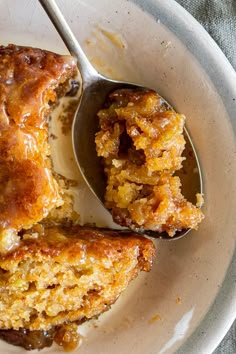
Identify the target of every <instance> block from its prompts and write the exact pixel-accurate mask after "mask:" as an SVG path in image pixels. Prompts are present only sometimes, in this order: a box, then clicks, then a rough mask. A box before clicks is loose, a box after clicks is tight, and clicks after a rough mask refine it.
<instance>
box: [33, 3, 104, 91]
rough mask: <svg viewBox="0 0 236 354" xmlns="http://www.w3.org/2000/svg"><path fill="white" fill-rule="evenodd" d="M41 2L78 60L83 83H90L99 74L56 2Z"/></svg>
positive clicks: (71, 52)
mask: <svg viewBox="0 0 236 354" xmlns="http://www.w3.org/2000/svg"><path fill="white" fill-rule="evenodd" d="M39 2H40V4H41V5H42V7H43V8H44V10H45V12H46V13H47V15H48V16H49V18H50V19H51V21H52V23H53V25H54V27H55V28H56V30H57V32H58V33H59V35H60V36H61V38H62V40H63V42H64V43H65V45H66V47H67V49H68V50H69V52H70V54H71V55H73V56H75V57H76V58H77V60H78V67H79V70H80V74H81V76H82V79H83V83H84V84H85V83H86V82H87V81H90V80H91V77H92V76H97V75H98V73H97V71H96V70H95V69H94V67H93V66H92V65H91V63H90V62H89V60H88V58H87V57H86V55H85V53H84V51H83V49H82V48H81V46H80V45H79V43H78V41H77V39H76V37H75V35H74V34H73V32H72V31H71V29H70V27H69V25H68V23H67V22H66V20H65V18H64V16H63V14H62V13H61V11H60V9H59V7H58V6H57V4H56V2H55V0H39Z"/></svg>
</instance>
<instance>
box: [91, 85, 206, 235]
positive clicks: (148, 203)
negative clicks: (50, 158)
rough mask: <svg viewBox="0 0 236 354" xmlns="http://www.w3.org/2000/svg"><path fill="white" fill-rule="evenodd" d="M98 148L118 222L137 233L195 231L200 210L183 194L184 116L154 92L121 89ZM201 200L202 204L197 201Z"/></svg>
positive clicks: (104, 116)
mask: <svg viewBox="0 0 236 354" xmlns="http://www.w3.org/2000/svg"><path fill="white" fill-rule="evenodd" d="M98 119H99V124H100V130H99V131H98V133H97V134H96V138H95V142H96V148H97V154H98V156H101V157H102V158H103V163H104V171H105V174H106V177H107V188H106V195H105V203H106V206H107V208H108V209H109V210H111V212H112V215H113V219H114V221H116V222H117V223H118V224H120V225H122V226H128V227H129V228H131V229H133V230H141V231H142V230H152V231H157V232H160V233H161V232H163V231H164V232H167V233H168V234H169V236H174V235H175V233H176V231H179V230H182V229H189V228H192V229H196V228H197V227H198V224H199V223H200V222H201V221H202V219H203V217H204V216H203V213H202V211H201V209H200V208H199V207H197V206H195V205H193V204H192V203H190V202H188V201H187V200H186V199H185V198H184V196H183V195H182V194H181V181H180V179H179V177H177V176H175V175H174V173H175V171H177V170H179V169H180V168H181V167H182V161H183V159H184V158H183V157H182V152H183V150H184V147H185V139H184V135H183V129H184V123H185V116H184V115H183V114H178V113H176V112H174V111H173V110H172V109H170V107H168V106H167V105H166V103H165V102H164V101H163V99H162V98H161V97H160V96H159V95H158V94H157V93H156V92H154V91H151V90H145V91H143V90H142V91H141V90H130V89H121V90H117V91H114V92H112V93H111V94H110V96H109V98H108V100H107V102H106V105H105V107H104V109H102V110H100V111H99V113H98ZM198 199H199V198H198Z"/></svg>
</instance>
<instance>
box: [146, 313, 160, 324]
mask: <svg viewBox="0 0 236 354" xmlns="http://www.w3.org/2000/svg"><path fill="white" fill-rule="evenodd" d="M160 320H161V316H160V315H158V314H157V315H155V316H153V317H152V318H150V319H149V320H148V323H149V324H153V323H155V322H156V321H160Z"/></svg>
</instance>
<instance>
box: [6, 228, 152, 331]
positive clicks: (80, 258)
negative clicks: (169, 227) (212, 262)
mask: <svg viewBox="0 0 236 354" xmlns="http://www.w3.org/2000/svg"><path fill="white" fill-rule="evenodd" d="M154 253H155V247H154V245H153V243H152V241H150V240H148V239H146V238H144V237H141V236H139V235H137V234H135V233H131V234H130V233H126V232H124V233H123V234H120V233H119V232H117V231H111V230H99V229H90V228H81V227H79V226H74V227H69V228H60V227H51V228H46V229H44V230H43V231H42V230H41V233H38V234H37V235H35V233H34V237H33V238H32V235H31V231H30V230H29V231H27V234H25V235H24V236H23V240H22V242H21V244H20V246H19V247H18V248H16V249H15V250H13V251H12V252H9V253H7V254H6V255H5V256H2V257H0V274H1V277H0V289H1V296H0V327H1V329H10V328H14V329H20V328H24V329H30V330H49V329H50V328H52V327H53V326H60V325H62V324H63V323H68V322H73V321H79V322H83V321H84V320H87V319H90V318H92V317H94V316H97V315H99V314H100V313H102V312H104V311H106V310H108V309H109V307H110V305H111V304H113V303H114V302H115V301H116V300H117V298H118V297H119V295H120V293H121V292H123V291H124V290H125V289H126V287H127V286H128V284H129V282H130V281H131V280H132V279H134V278H135V277H136V276H137V275H138V273H139V272H140V271H149V270H150V268H151V264H152V260H153V257H154Z"/></svg>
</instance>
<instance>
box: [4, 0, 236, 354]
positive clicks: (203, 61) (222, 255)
mask: <svg viewBox="0 0 236 354" xmlns="http://www.w3.org/2000/svg"><path fill="white" fill-rule="evenodd" d="M58 3H59V5H60V6H61V9H62V10H63V12H64V14H65V16H66V18H67V20H68V21H69V23H70V25H71V27H72V29H73V31H74V33H75V34H76V36H77V37H78V38H79V40H80V42H81V43H82V45H83V47H84V49H85V51H86V52H87V53H88V55H89V57H90V59H91V60H92V61H93V63H95V65H97V66H98V67H99V68H100V69H101V70H102V71H104V72H105V73H107V74H110V75H112V76H113V77H117V78H123V79H126V80H128V81H136V82H138V83H141V84H143V85H145V86H148V87H152V88H154V89H157V91H158V92H160V94H161V95H162V96H164V97H165V98H166V99H167V100H169V101H170V102H171V103H172V104H173V106H174V107H176V109H177V110H178V111H181V112H183V113H185V114H186V115H187V119H188V120H187V126H188V128H189V131H190V133H191V135H192V136H193V138H194V143H195V144H196V147H197V150H198V153H199V157H200V162H201V165H202V170H203V176H204V191H205V207H204V213H205V215H206V218H205V221H204V222H203V223H202V225H201V226H200V228H199V231H197V232H192V233H191V235H189V236H188V237H186V238H184V239H181V240H179V241H177V242H176V241H175V242H163V241H159V242H157V261H156V262H155V264H154V267H153V270H152V272H151V273H150V274H148V275H146V274H142V275H141V276H140V277H139V278H138V279H137V280H136V281H134V282H133V283H132V284H131V285H130V287H129V289H128V290H127V291H126V292H125V293H124V294H122V296H121V297H120V299H119V300H118V302H117V303H116V304H115V305H114V306H113V307H112V309H111V311H109V312H108V313H106V314H104V315H102V316H101V317H100V319H99V320H98V321H97V322H91V323H89V324H87V325H86V326H85V327H84V328H83V329H82V331H83V333H85V334H86V339H85V340H84V343H83V345H82V346H81V347H80V348H79V349H78V353H80V354H93V353H96V354H105V353H109V354H110V353H112V354H121V353H122V354H128V353H129V354H131V353H135V354H143V353H146V354H153V353H173V352H175V351H176V352H178V353H181V354H183V353H184V354H185V353H186V354H191V353H192V354H196V353H201V354H202V353H204V354H207V353H211V352H212V351H213V350H214V349H215V347H216V346H217V345H218V344H219V342H220V341H221V339H222V338H223V336H224V335H225V334H226V332H227V330H228V329H229V327H230V325H231V324H232V322H233V320H234V317H235V313H236V311H235V309H236V282H235V276H236V272H235V269H236V268H235V259H236V257H235V226H236V222H235V221H236V219H235V217H234V213H235V207H236V203H235V201H236V190H235V187H236V185H235V176H236V163H235V156H236V149H235V128H236V125H235V116H236V101H235V99H236V74H235V72H234V71H233V69H232V67H231V66H230V64H229V63H228V61H227V60H226V58H225V57H224V55H223V54H222V52H221V51H220V50H219V48H218V47H217V45H216V44H215V43H214V42H213V40H212V39H211V38H210V37H209V35H208V34H207V33H206V32H205V31H204V30H203V28H202V27H201V26H200V25H199V24H198V23H197V22H196V21H195V20H194V19H193V18H192V17H191V16H190V15H189V14H188V13H187V12H186V11H185V10H183V9H182V8H181V7H180V6H179V5H178V4H176V3H175V2H174V1H172V0H165V1H163V0H155V1H154V0H146V1H142V0H136V1H125V0H114V1H110V0H96V1H95V0H86V1H85V0H77V1H76V0H74V1H73V0H67V1H63V0H58ZM101 29H105V30H108V31H110V32H113V33H117V34H119V35H118V38H119V39H120V40H121V43H124V48H122V46H121V47H119V45H117V43H116V44H115V43H114V42H112V41H111V40H110V39H108V38H107V36H106V35H104V32H103V33H102V31H101ZM0 36H1V42H2V44H7V43H16V44H22V45H31V46H39V47H41V48H44V49H50V50H53V51H57V52H60V53H64V52H66V49H65V47H64V45H63V43H62V42H61V40H60V38H59V36H58V35H57V33H56V32H55V30H54V29H53V27H52V25H51V24H50V22H49V20H48V19H47V17H46V15H45V13H44V12H43V10H42V9H41V8H40V6H39V4H37V2H36V1H34V0H21V1H15V0H8V1H5V0H0ZM86 40H89V41H86ZM118 43H119V41H118ZM59 167H61V168H62V170H64V171H65V173H68V174H70V169H71V166H68V165H67V162H66V161H64V160H63V157H61V161H60V163H59V166H58V168H59ZM66 171H67V172H66ZM79 195H80V198H81V199H82V198H83V200H84V201H87V205H85V208H84V214H83V217H84V218H89V219H90V216H91V214H92V216H93V217H95V218H98V219H100V221H101V222H107V215H105V214H104V213H103V211H102V210H101V209H99V206H98V204H96V201H95V200H94V199H93V197H92V196H90V195H89V192H88V190H86V189H85V187H81V188H80V191H79ZM83 196H84V197H83ZM81 199H80V200H79V204H80V205H81V204H83V203H84V202H81ZM91 205H92V210H91ZM109 223H110V221H109ZM177 297H180V298H181V302H180V303H179V304H177V303H176V299H177ZM156 315H159V316H160V319H159V320H156V321H152V320H151V319H152V318H153V317H154V316H156ZM95 324H96V327H97V328H95ZM0 348H1V350H0V351H1V352H2V353H3V352H4V353H6V354H10V353H18V352H22V349H19V348H15V347H13V346H8V345H6V344H5V343H3V342H1V343H0ZM58 351H59V349H58V347H52V348H50V349H46V350H45V352H47V353H49V352H50V353H58Z"/></svg>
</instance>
